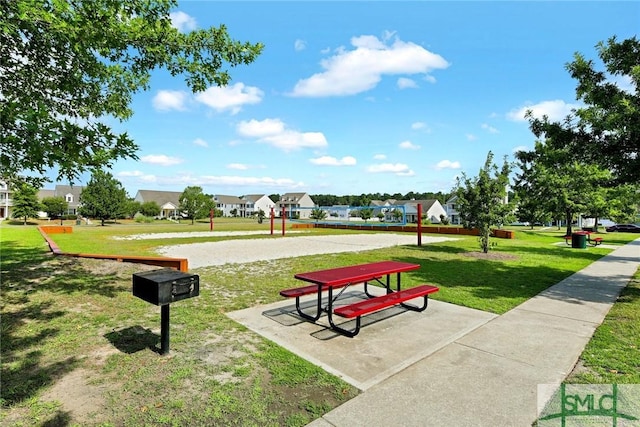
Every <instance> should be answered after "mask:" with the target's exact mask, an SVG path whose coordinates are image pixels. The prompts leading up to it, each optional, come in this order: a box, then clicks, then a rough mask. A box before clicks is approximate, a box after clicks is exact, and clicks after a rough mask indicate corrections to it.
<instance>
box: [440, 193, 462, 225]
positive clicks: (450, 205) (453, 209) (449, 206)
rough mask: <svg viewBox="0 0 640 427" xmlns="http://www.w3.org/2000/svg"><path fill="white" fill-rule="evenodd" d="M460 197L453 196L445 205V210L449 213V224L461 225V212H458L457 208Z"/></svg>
mask: <svg viewBox="0 0 640 427" xmlns="http://www.w3.org/2000/svg"><path fill="white" fill-rule="evenodd" d="M457 202H458V196H453V197H451V198H450V199H449V200H447V202H446V203H445V204H444V207H445V210H446V211H447V214H446V215H447V217H448V218H449V222H450V223H451V224H455V225H460V212H458V208H457V205H456V204H457Z"/></svg>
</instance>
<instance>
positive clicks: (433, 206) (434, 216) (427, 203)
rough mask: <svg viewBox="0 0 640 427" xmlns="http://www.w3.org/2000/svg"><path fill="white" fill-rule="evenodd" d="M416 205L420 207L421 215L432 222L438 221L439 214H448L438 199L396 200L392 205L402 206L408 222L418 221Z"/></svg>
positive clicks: (436, 222)
mask: <svg viewBox="0 0 640 427" xmlns="http://www.w3.org/2000/svg"><path fill="white" fill-rule="evenodd" d="M418 205H420V206H421V207H422V216H423V217H424V218H425V219H426V220H428V221H430V222H432V223H434V224H438V223H440V215H443V216H445V217H446V216H448V215H447V211H446V210H445V209H444V207H443V206H442V205H441V204H440V202H439V201H438V200H435V199H430V200H398V201H396V202H395V203H394V206H404V211H405V216H406V220H407V222H408V223H417V222H418Z"/></svg>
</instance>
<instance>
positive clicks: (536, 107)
mask: <svg viewBox="0 0 640 427" xmlns="http://www.w3.org/2000/svg"><path fill="white" fill-rule="evenodd" d="M578 107H579V106H578V105H577V104H567V103H566V102H564V101H562V100H560V99H556V100H554V101H542V102H539V103H537V104H533V105H525V106H524V107H520V108H516V109H514V110H511V111H510V112H508V113H507V118H508V119H509V120H513V121H515V122H524V121H525V120H526V119H525V117H524V116H525V113H526V112H527V111H528V110H531V111H532V113H533V117H535V118H539V119H541V118H542V116H545V115H546V116H547V117H549V120H551V121H562V120H564V118H565V117H567V116H568V115H569V114H571V110H572V109H573V108H578Z"/></svg>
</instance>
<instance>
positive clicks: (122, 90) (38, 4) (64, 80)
mask: <svg viewBox="0 0 640 427" xmlns="http://www.w3.org/2000/svg"><path fill="white" fill-rule="evenodd" d="M176 6H177V0H92V1H79V0H54V1H33V0H11V1H0V57H1V58H2V61H1V62H0V99H2V104H1V107H0V108H1V111H0V116H1V117H2V129H1V130H2V138H3V139H2V144H3V147H2V151H1V152H0V165H1V169H0V177H1V178H3V179H5V180H7V181H12V180H15V178H16V177H17V176H20V175H25V176H30V177H31V180H32V181H34V182H38V183H42V182H43V181H46V178H45V177H44V175H45V174H46V173H47V172H48V171H49V170H53V169H56V168H57V170H58V180H60V179H61V178H63V177H64V178H66V179H67V180H69V181H70V182H74V180H76V179H77V178H78V177H79V176H80V174H81V173H82V172H84V171H86V170H90V169H92V168H102V167H108V166H110V165H111V164H112V163H113V162H114V161H115V160H117V159H119V158H127V157H128V158H136V154H135V153H136V150H137V146H136V144H135V143H134V141H133V139H132V138H131V137H129V136H128V135H127V134H126V133H121V134H118V133H115V132H113V131H112V129H111V127H110V125H109V121H110V120H111V119H112V118H115V119H118V120H121V121H122V120H126V119H128V118H130V117H131V115H132V114H133V111H132V109H131V100H132V96H133V95H134V94H135V93H137V92H139V91H141V90H147V89H149V81H150V73H151V71H153V70H155V69H158V68H163V69H166V70H167V71H168V72H169V73H170V74H171V75H172V76H178V75H182V76H184V77H185V80H186V84H187V85H188V86H189V88H190V89H191V90H192V91H194V92H199V91H204V90H205V89H206V88H207V87H208V86H209V85H218V86H222V85H226V84H227V83H228V82H229V80H230V75H229V72H228V71H227V69H225V68H227V67H234V66H237V65H240V64H249V63H251V62H253V61H254V60H255V58H256V57H257V56H258V55H259V54H260V52H261V50H262V48H263V46H262V44H260V43H257V44H250V43H246V42H245V43H241V42H238V41H235V40H232V39H231V38H230V36H229V35H228V33H227V29H226V28H225V26H220V27H218V28H215V27H212V28H207V29H199V30H195V31H191V32H189V33H181V32H179V31H178V30H177V29H176V28H175V27H173V26H172V24H171V19H170V11H171V10H172V9H173V8H175V7H176Z"/></svg>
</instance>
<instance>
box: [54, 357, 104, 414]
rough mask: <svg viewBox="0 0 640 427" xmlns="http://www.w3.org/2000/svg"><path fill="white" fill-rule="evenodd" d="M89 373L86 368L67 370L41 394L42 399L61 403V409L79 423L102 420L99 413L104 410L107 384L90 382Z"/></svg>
mask: <svg viewBox="0 0 640 427" xmlns="http://www.w3.org/2000/svg"><path fill="white" fill-rule="evenodd" d="M89 375H90V372H89V371H87V370H86V369H76V370H74V371H71V372H69V373H68V374H66V375H65V376H63V377H62V378H60V379H59V380H57V381H56V382H55V383H54V384H53V386H52V387H51V388H50V389H48V390H47V391H46V392H45V393H44V394H43V395H42V400H44V401H50V402H59V403H61V404H62V408H61V409H62V410H63V411H65V412H67V413H69V414H70V415H71V416H72V417H73V420H74V422H77V423H79V424H81V425H82V424H85V423H89V422H91V423H96V422H100V421H104V420H102V419H99V418H100V415H99V414H104V413H105V412H106V411H105V409H106V407H107V405H106V399H105V393H106V391H108V385H106V384H99V385H98V384H91V383H90V376H89Z"/></svg>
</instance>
